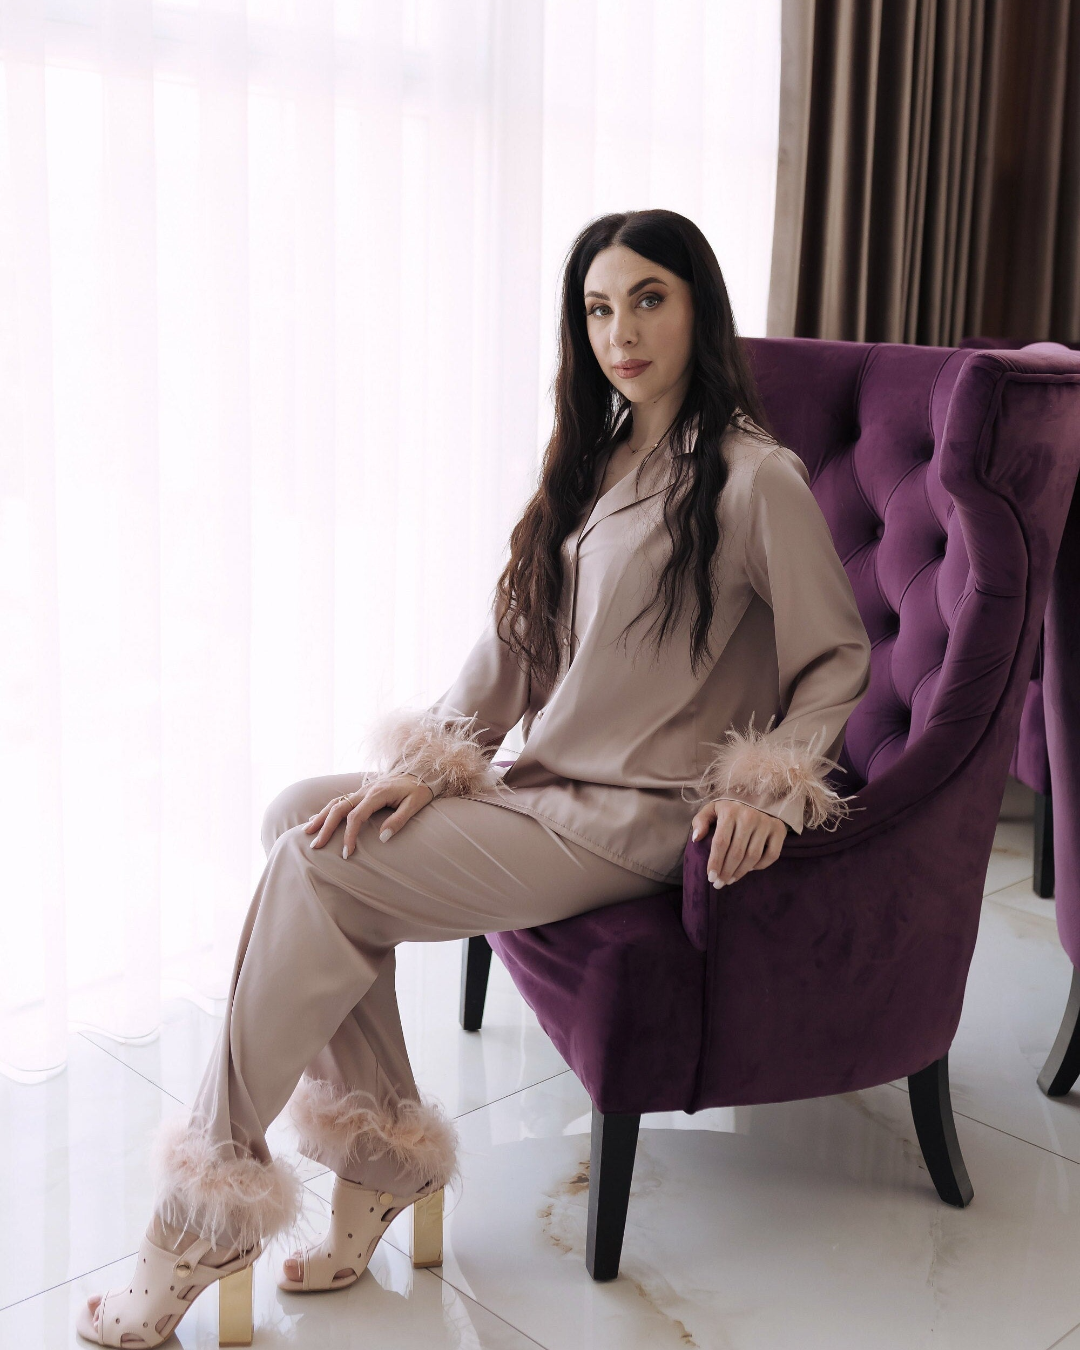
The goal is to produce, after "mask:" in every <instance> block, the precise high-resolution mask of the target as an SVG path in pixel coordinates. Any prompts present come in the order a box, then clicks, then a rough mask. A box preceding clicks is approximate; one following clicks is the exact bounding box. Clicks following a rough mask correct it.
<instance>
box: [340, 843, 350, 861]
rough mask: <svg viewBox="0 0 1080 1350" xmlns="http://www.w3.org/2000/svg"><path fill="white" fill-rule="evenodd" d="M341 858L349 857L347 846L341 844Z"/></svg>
mask: <svg viewBox="0 0 1080 1350" xmlns="http://www.w3.org/2000/svg"><path fill="white" fill-rule="evenodd" d="M341 856H342V857H343V858H347V857H348V856H349V846H348V844H343V845H342V848H341Z"/></svg>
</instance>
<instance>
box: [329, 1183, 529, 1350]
mask: <svg viewBox="0 0 1080 1350" xmlns="http://www.w3.org/2000/svg"><path fill="white" fill-rule="evenodd" d="M312 1180H314V1178H312ZM307 1184H308V1183H307V1182H306V1181H305V1182H304V1185H305V1186H306V1185H307ZM312 1195H314V1196H317V1197H318V1199H320V1200H323V1197H322V1196H321V1195H319V1193H318V1191H312ZM325 1203H326V1201H325V1200H323V1204H325ZM380 1241H381V1242H385V1243H386V1245H387V1246H388V1247H392V1248H393V1249H394V1251H396V1252H398V1253H400V1255H402V1256H404V1257H407V1258H408V1259H409V1260H410V1261H411V1260H412V1252H411V1250H409V1249H408V1248H407V1247H403V1246H402V1245H401V1244H400V1243H398V1242H395V1241H394V1239H393V1238H392V1237H391V1236H390V1234H389V1233H384V1234H383V1236H382V1237H381V1238H380ZM417 1269H418V1270H419V1273H420V1274H422V1275H434V1276H435V1277H436V1279H438V1280H441V1281H442V1283H443V1284H447V1285H449V1286H450V1288H451V1289H453V1290H454V1292H455V1293H457V1294H460V1295H461V1297H462V1298H467V1299H468V1300H469V1302H470V1303H474V1304H475V1305H476V1307H478V1308H483V1310H484V1311H485V1312H486V1313H490V1314H491V1316H492V1317H495V1318H498V1320H499V1321H500V1322H502V1323H503V1325H504V1326H508V1327H509V1328H510V1329H511V1331H516V1332H517V1333H518V1334H519V1335H520V1336H523V1337H524V1338H525V1339H526V1340H527V1341H530V1342H531V1343H532V1344H533V1345H538V1346H540V1348H541V1350H550V1347H549V1346H546V1345H544V1343H543V1342H542V1341H538V1340H537V1339H536V1337H535V1336H531V1335H530V1334H529V1333H528V1332H527V1331H525V1330H523V1329H522V1328H521V1327H519V1326H517V1324H516V1323H514V1322H511V1321H509V1320H508V1319H507V1318H505V1317H504V1316H503V1315H502V1313H499V1312H496V1311H495V1309H494V1308H489V1307H488V1305H487V1304H486V1303H481V1301H480V1300H479V1299H478V1298H477V1297H476V1295H475V1294H470V1293H468V1291H467V1290H465V1289H462V1288H460V1286H458V1285H456V1284H455V1283H454V1282H453V1280H448V1279H447V1278H446V1277H445V1276H444V1275H440V1274H439V1272H438V1271H437V1270H434V1269H431V1268H430V1267H414V1270H417Z"/></svg>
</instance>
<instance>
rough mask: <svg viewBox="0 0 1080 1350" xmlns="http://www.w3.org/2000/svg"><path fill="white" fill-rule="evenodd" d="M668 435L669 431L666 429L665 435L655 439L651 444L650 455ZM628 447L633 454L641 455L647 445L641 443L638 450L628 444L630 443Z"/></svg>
mask: <svg viewBox="0 0 1080 1350" xmlns="http://www.w3.org/2000/svg"><path fill="white" fill-rule="evenodd" d="M666 435H667V432H666V431H665V432H664V435H663V436H660V437H659V438H658V439H657V440H655V441H653V443H652V445H650V446H649V454H650V455H651V454H652V452H653V451H654V450H655V449H656V447H657V446H658V445H659V444H660V442H661V441H662V440H663V439H664V436H666ZM627 449H628V450H630V453H631V454H632V455H639V454H641V452H642V450H644V449H645V447H644V446H643V445H639V446H638V448H637V449H636V450H634V449H632V448H631V447H630V446H629V444H628V445H627Z"/></svg>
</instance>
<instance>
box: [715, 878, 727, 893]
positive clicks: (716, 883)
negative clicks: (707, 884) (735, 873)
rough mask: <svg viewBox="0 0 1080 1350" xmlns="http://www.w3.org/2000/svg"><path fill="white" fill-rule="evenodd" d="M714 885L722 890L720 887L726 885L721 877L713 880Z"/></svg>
mask: <svg viewBox="0 0 1080 1350" xmlns="http://www.w3.org/2000/svg"><path fill="white" fill-rule="evenodd" d="M713 885H714V886H715V887H716V889H717V890H720V888H721V887H722V886H723V885H724V883H723V882H722V881H721V880H720V878H719V877H717V878H716V880H715V881H714V882H713Z"/></svg>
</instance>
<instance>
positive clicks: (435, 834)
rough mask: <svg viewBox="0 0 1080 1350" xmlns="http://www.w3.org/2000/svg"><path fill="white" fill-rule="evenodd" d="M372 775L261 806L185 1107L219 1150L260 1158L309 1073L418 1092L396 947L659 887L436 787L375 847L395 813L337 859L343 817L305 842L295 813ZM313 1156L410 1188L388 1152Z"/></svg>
mask: <svg viewBox="0 0 1080 1350" xmlns="http://www.w3.org/2000/svg"><path fill="white" fill-rule="evenodd" d="M372 776H373V775H371V774H368V775H366V777H365V775H364V774H363V773H352V774H335V775H330V776H326V777H318V778H307V779H303V780H301V781H300V782H297V783H294V784H292V785H291V786H290V787H287V788H286V789H285V790H284V791H283V792H281V793H280V794H279V795H278V796H277V797H276V798H275V799H274V801H273V802H271V804H270V806H269V807H268V808H267V810H266V813H265V817H264V821H263V828H262V843H263V847H264V848H265V850H266V853H267V862H266V867H265V869H264V871H263V874H262V876H261V877H260V879H259V882H258V884H257V886H256V888H255V893H254V896H253V898H252V901H251V905H250V907H249V909H248V912H247V917H246V919H245V922H244V926H243V930H242V932H241V935H240V940H239V944H238V948H237V953H236V960H235V964H234V967H233V973H232V983H231V988H230V991H229V995H228V1001H227V1005H226V1008H225V1014H224V1021H223V1024H222V1027H221V1031H220V1034H219V1038H218V1042H217V1045H216V1048H215V1050H214V1052H213V1054H212V1056H211V1059H210V1061H209V1063H208V1064H207V1067H206V1070H205V1073H204V1076H203V1079H202V1083H201V1085H200V1088H199V1090H198V1095H197V1098H196V1101H195V1104H194V1107H193V1110H192V1121H196V1120H198V1121H200V1122H204V1123H207V1124H209V1127H210V1132H211V1135H212V1137H213V1139H214V1140H215V1141H221V1144H222V1145H224V1146H225V1147H226V1148H227V1149H228V1151H229V1153H230V1155H231V1154H232V1152H233V1147H232V1146H233V1143H234V1141H235V1142H236V1143H238V1144H239V1145H241V1146H242V1148H243V1149H246V1150H248V1151H249V1153H248V1154H242V1156H251V1157H254V1158H256V1159H258V1160H259V1161H260V1162H267V1161H269V1160H270V1153H269V1150H268V1148H267V1145H266V1138H265V1131H266V1129H267V1127H268V1126H269V1124H270V1123H271V1121H273V1120H274V1118H275V1117H276V1116H277V1115H278V1114H279V1112H280V1111H281V1110H282V1109H283V1107H284V1106H285V1105H286V1102H287V1101H288V1100H289V1098H290V1096H291V1094H292V1093H293V1091H294V1088H295V1087H296V1085H297V1083H298V1081H299V1080H300V1078H301V1075H302V1074H304V1072H305V1070H306V1073H307V1075H308V1076H309V1077H310V1078H315V1079H322V1080H328V1081H329V1082H330V1083H332V1084H334V1085H336V1086H337V1087H340V1088H341V1089H343V1090H348V1089H352V1088H361V1089H366V1090H368V1091H370V1092H371V1093H373V1094H374V1095H375V1097H376V1098H378V1099H379V1100H380V1102H383V1103H385V1104H387V1105H388V1106H389V1107H391V1108H392V1107H394V1106H395V1104H396V1103H398V1102H400V1101H401V1100H411V1101H416V1100H417V1099H418V1095H419V1094H418V1091H417V1085H416V1083H415V1081H414V1079H413V1074H412V1069H411V1067H410V1064H409V1056H408V1052H407V1050H406V1047H405V1041H404V1037H403V1034H402V1029H401V1021H400V1017H399V1013H398V1006H397V996H396V990H395V983H394V980H395V947H396V945H397V944H398V943H399V942H440V941H447V940H449V939H455V938H463V937H469V936H473V935H475V934H479V933H487V932H494V931H497V930H500V929H513V928H527V927H531V926H533V925H535V924H541V923H548V922H551V921H553V920H556V919H562V918H566V917H568V916H570V915H573V914H578V913H581V912H583V911H586V910H590V909H595V908H598V907H600V906H602V905H606V904H611V903H613V902H615V901H619V900H628V899H631V898H634V897H643V896H648V895H656V894H658V893H660V892H662V891H663V890H665V889H666V888H665V886H664V884H663V883H660V882H657V881H654V880H652V879H650V878H649V877H645V876H642V875H640V874H639V873H637V872H633V871H630V870H629V869H627V868H623V867H620V866H618V865H617V864H615V863H613V862H609V861H608V860H607V859H605V858H602V857H600V856H599V855H598V854H595V853H592V852H590V851H589V850H588V849H586V848H584V847H582V846H581V845H578V844H576V843H573V842H571V841H569V840H567V839H564V838H562V837H561V836H559V835H558V834H556V833H555V832H554V831H553V830H552V829H550V828H549V827H548V826H547V825H546V824H544V823H543V822H541V821H538V820H536V819H534V818H533V817H531V816H526V815H524V814H522V813H520V812H517V811H512V810H509V809H508V808H506V807H501V806H495V805H492V804H490V803H487V802H476V801H470V800H468V799H466V798H462V797H438V798H436V799H435V800H434V801H432V802H430V803H429V804H428V805H427V806H425V807H423V808H422V809H421V810H420V811H419V812H418V813H417V814H416V815H415V816H414V817H413V818H412V819H411V820H409V821H408V822H407V823H406V824H405V825H404V826H403V827H402V828H401V830H400V831H399V832H398V833H397V834H395V835H394V836H392V837H391V838H390V839H389V840H388V841H387V842H386V843H382V842H380V840H379V831H380V830H381V829H382V826H383V822H384V821H385V820H386V819H387V817H389V815H390V814H391V808H389V807H386V808H384V809H382V810H380V811H376V812H375V813H374V815H373V816H372V817H371V818H370V820H368V821H366V822H365V823H364V825H363V826H362V827H361V830H360V834H359V837H358V840H357V846H356V848H355V850H354V851H353V853H352V854H351V856H350V857H349V858H347V859H346V858H343V857H342V841H343V837H344V824H343V823H342V824H340V825H339V826H338V828H337V830H336V831H335V832H334V834H333V836H332V837H331V838H330V839H329V840H328V841H327V843H326V844H324V845H323V846H322V847H321V848H317V849H316V848H312V847H311V839H312V838H313V835H311V834H309V833H307V832H306V831H305V830H304V825H305V823H306V822H307V821H308V820H309V819H310V817H311V816H312V815H313V814H314V813H315V812H316V811H318V810H320V809H321V808H322V807H323V806H325V805H326V803H327V802H328V801H330V800H331V799H332V798H334V797H336V796H337V795H338V794H339V793H342V792H355V791H356V790H357V789H358V788H359V787H360V786H362V784H363V783H364V782H365V781H370V780H371V778H372ZM432 1016H436V1017H446V1018H452V1017H455V1016H456V1009H455V1008H452V1007H447V1008H444V1009H433V1010H432ZM463 1034H464V1033H463ZM237 1153H238V1154H239V1153H241V1150H240V1149H238V1150H237ZM321 1160H322V1161H324V1162H326V1163H327V1164H328V1165H330V1166H331V1167H332V1168H333V1170H334V1171H335V1172H337V1173H338V1174H339V1175H341V1176H345V1177H347V1178H348V1179H349V1180H352V1181H357V1182H360V1183H361V1184H364V1185H367V1186H373V1187H379V1188H386V1189H389V1190H393V1191H395V1192H396V1193H402V1192H403V1190H405V1189H407V1188H408V1186H409V1178H407V1177H405V1176H403V1175H402V1170H401V1167H400V1165H395V1164H394V1163H393V1162H392V1160H391V1159H390V1158H388V1157H382V1158H377V1159H374V1160H371V1161H367V1160H365V1159H363V1158H360V1159H357V1158H356V1157H355V1155H354V1156H353V1157H351V1158H349V1159H346V1158H341V1157H338V1158H335V1157H332V1156H327V1155H326V1154H325V1153H324V1154H323V1155H322V1157H321Z"/></svg>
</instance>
